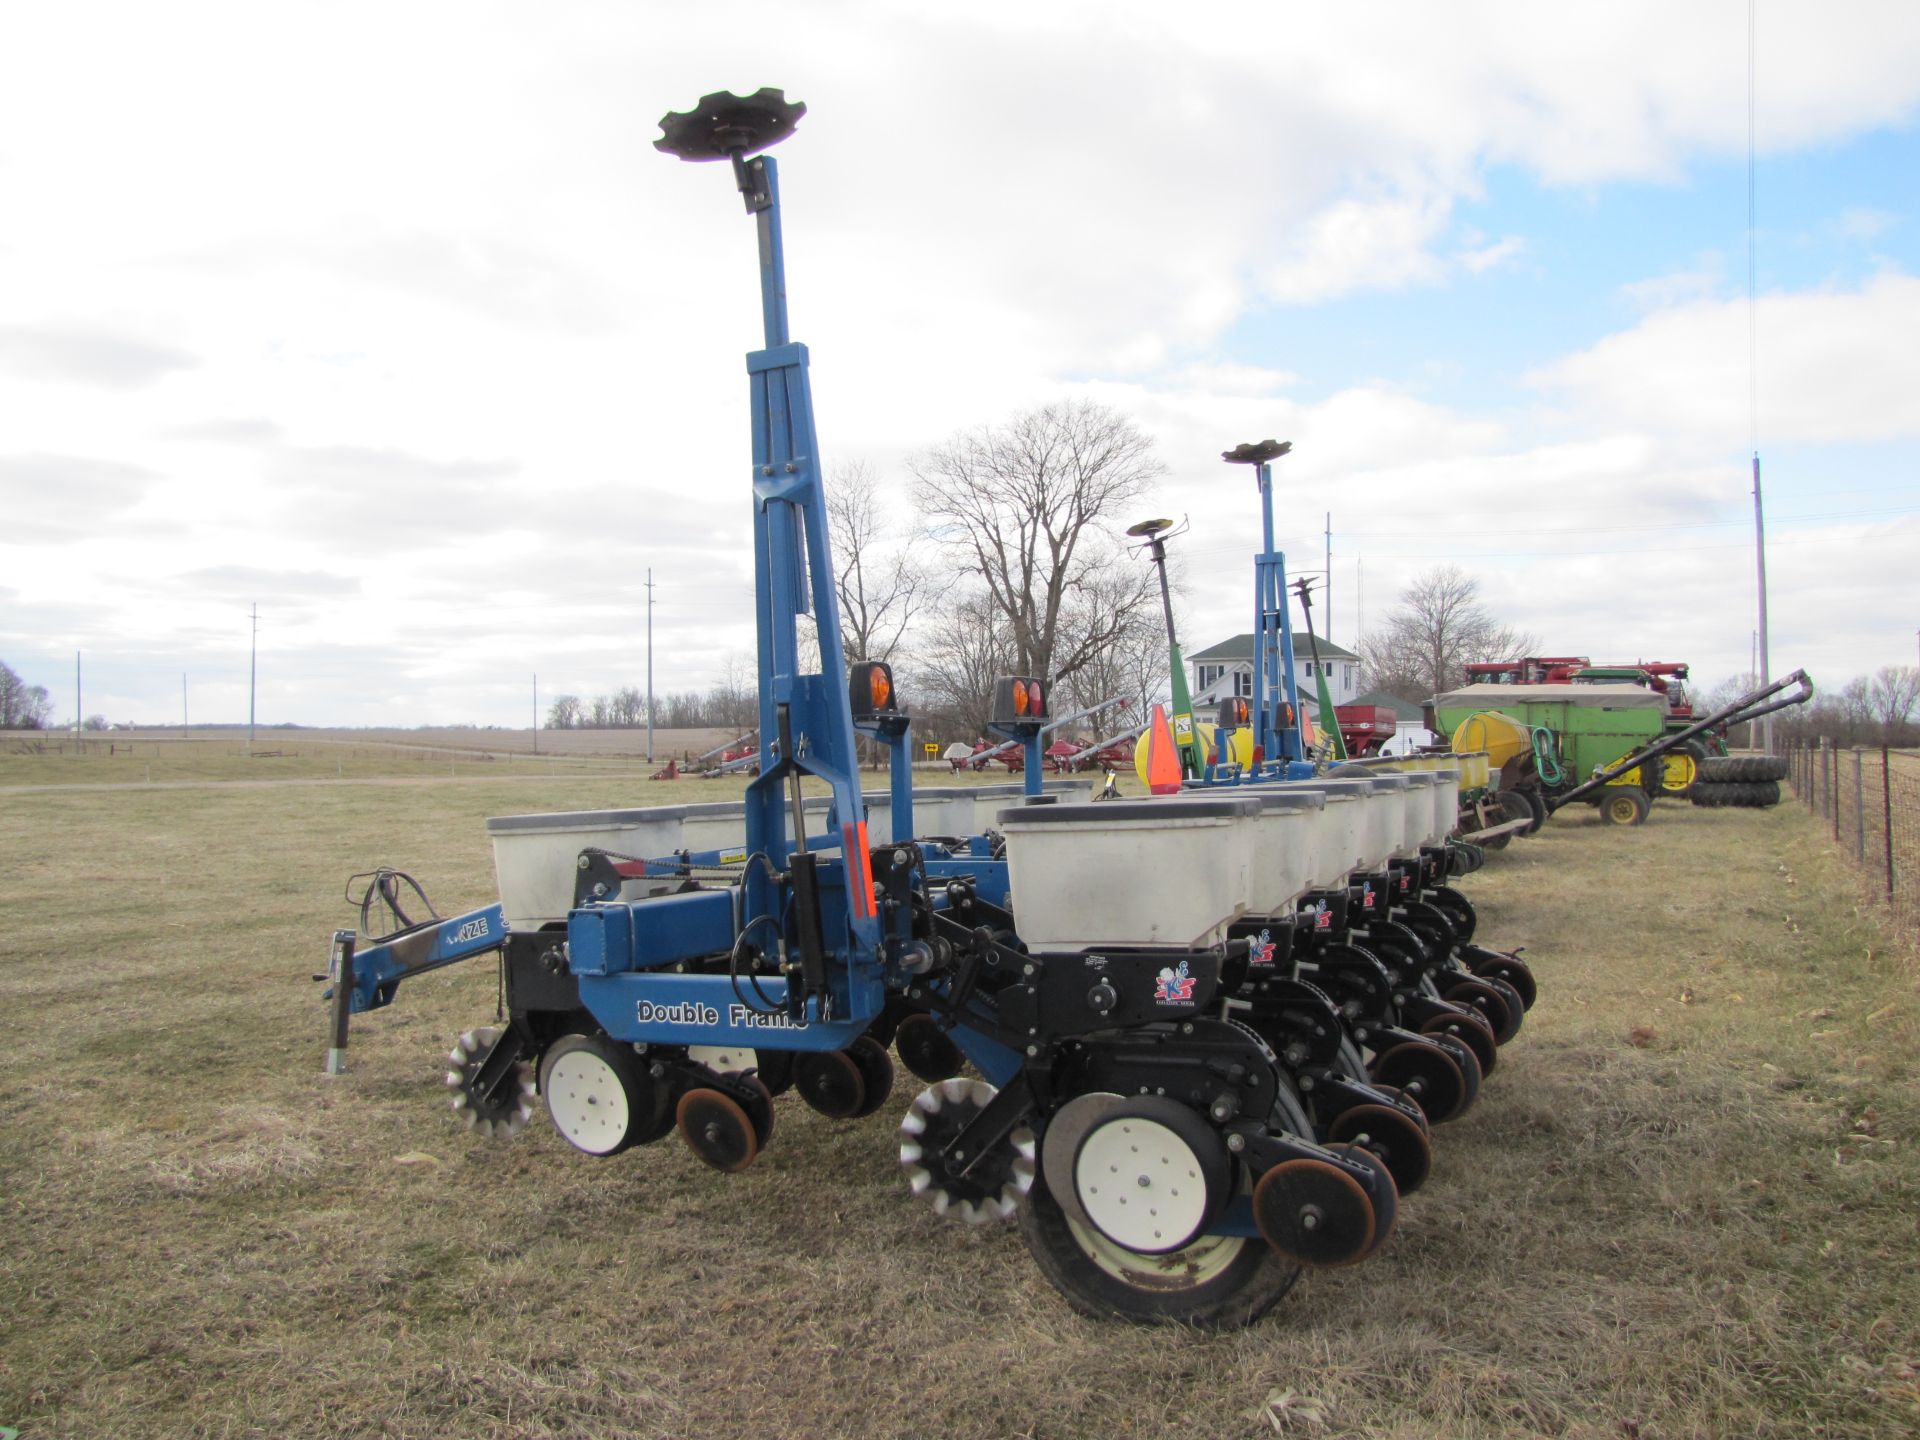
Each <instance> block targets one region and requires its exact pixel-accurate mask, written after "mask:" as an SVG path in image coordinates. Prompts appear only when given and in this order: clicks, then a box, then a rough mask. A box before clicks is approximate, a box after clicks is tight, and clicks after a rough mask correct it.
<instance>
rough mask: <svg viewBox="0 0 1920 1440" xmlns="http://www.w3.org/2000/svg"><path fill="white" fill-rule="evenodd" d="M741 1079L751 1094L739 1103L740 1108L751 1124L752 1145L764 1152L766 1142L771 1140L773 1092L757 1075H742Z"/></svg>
mask: <svg viewBox="0 0 1920 1440" xmlns="http://www.w3.org/2000/svg"><path fill="white" fill-rule="evenodd" d="M741 1079H742V1080H743V1081H744V1082H745V1084H746V1086H747V1088H748V1089H750V1090H751V1091H753V1094H752V1096H751V1097H750V1098H747V1099H743V1100H741V1101H740V1108H741V1109H742V1110H745V1111H746V1112H747V1119H749V1120H751V1121H752V1122H753V1139H754V1143H755V1144H756V1145H758V1146H759V1148H760V1149H762V1150H764V1149H766V1148H767V1142H768V1141H769V1140H771V1139H773V1092H772V1091H771V1090H769V1089H768V1088H767V1082H766V1081H764V1080H762V1079H761V1078H760V1077H759V1076H758V1075H744V1076H742V1077H741Z"/></svg>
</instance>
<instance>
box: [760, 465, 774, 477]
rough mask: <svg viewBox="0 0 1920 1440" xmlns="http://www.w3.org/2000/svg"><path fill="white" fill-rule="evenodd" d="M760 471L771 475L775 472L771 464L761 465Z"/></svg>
mask: <svg viewBox="0 0 1920 1440" xmlns="http://www.w3.org/2000/svg"><path fill="white" fill-rule="evenodd" d="M760 473H761V474H762V475H771V474H772V473H773V467H772V466H771V465H762V466H761V467H760Z"/></svg>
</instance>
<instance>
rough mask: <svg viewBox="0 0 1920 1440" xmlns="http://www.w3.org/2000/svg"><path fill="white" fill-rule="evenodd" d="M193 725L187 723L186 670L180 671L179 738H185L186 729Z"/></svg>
mask: <svg viewBox="0 0 1920 1440" xmlns="http://www.w3.org/2000/svg"><path fill="white" fill-rule="evenodd" d="M192 728H193V727H192V726H191V725H189V724H188V723H187V672H186V671H184V670H182V671H181V672H180V738H181V739H182V740H185V739H186V738H187V731H189V730H191V729H192Z"/></svg>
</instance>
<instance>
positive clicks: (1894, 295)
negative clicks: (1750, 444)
mask: <svg viewBox="0 0 1920 1440" xmlns="http://www.w3.org/2000/svg"><path fill="white" fill-rule="evenodd" d="M1916 327H1920V279H1916V278H1915V277H1913V276H1910V275H1902V274H1897V273H1888V274H1882V275H1879V276H1876V277H1875V278H1874V279H1872V280H1870V281H1869V282H1867V283H1866V284H1865V285H1864V286H1862V287H1861V288H1860V289H1858V290H1851V291H1820V292H1814V293H1811V294H1800V295H1768V296H1763V297H1762V298H1761V299H1760V301H1759V305H1758V309H1757V335H1758V355H1759V396H1760V408H1759V417H1760V437H1761V440H1762V442H1763V443H1780V442H1789V443H1795V442H1797V443H1819V442H1832V441H1860V440H1882V439H1892V438H1910V437H1913V436H1915V435H1920V406H1916V405H1915V404H1914V402H1913V397H1914V395H1915V394H1916V393H1920V349H1916V348H1915V346H1914V345H1913V343H1912V340H1911V337H1912V336H1913V334H1914V333H1915V331H1916ZM1748 356H1749V348H1748V310H1747V304H1746V302H1745V300H1725V301H1714V300H1701V301H1695V302H1693V303H1692V304H1688V305H1682V306H1678V307H1676V308H1673V309H1670V310H1664V311H1661V312H1659V313H1657V314H1654V315H1650V316H1648V317H1647V318H1646V319H1645V320H1643V321H1641V322H1640V323H1639V324H1638V325H1636V326H1635V327H1634V328H1633V329H1631V330H1627V331H1623V332H1621V333H1619V334H1616V335H1609V336H1608V337H1607V338H1606V339H1604V340H1602V341H1600V342H1599V343H1598V344H1596V345H1593V346H1591V347H1590V348H1588V349H1586V350H1583V351H1581V352H1580V353H1578V354H1576V355H1571V356H1568V357H1567V358H1566V359H1564V360H1561V361H1558V362H1556V363H1555V364H1552V365H1548V366H1544V367H1541V368H1540V369H1538V370H1536V371H1535V372H1533V374H1531V375H1530V376H1529V377H1528V380H1529V382H1530V383H1531V384H1533V385H1534V386H1536V387H1537V388H1539V389H1540V390H1542V391H1543V392H1545V393H1548V394H1550V395H1555V396H1558V397H1561V398H1563V399H1564V400H1565V401H1566V402H1567V403H1568V404H1569V405H1570V406H1572V407H1573V408H1574V409H1576V410H1578V411H1580V412H1583V413H1585V414H1588V415H1604V416H1608V417H1611V419H1612V420H1614V421H1615V422H1620V421H1626V422H1630V423H1637V424H1641V425H1645V426H1649V427H1652V428H1655V429H1658V430H1660V431H1664V432H1671V433H1677V434H1681V435H1685V436H1688V437H1691V438H1702V437H1717V438H1718V439H1719V440H1721V441H1722V442H1732V441H1735V440H1736V439H1737V438H1739V437H1744V436H1745V435H1746V433H1747V420H1748V412H1749V403H1748V394H1749V390H1748Z"/></svg>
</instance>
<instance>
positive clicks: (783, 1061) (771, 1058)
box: [753, 1050, 793, 1095]
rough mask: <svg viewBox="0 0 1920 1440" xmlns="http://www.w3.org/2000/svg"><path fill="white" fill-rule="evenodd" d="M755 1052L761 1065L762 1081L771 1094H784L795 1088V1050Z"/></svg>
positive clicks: (755, 1056)
mask: <svg viewBox="0 0 1920 1440" xmlns="http://www.w3.org/2000/svg"><path fill="white" fill-rule="evenodd" d="M753 1054H754V1059H755V1063H756V1064H758V1066H759V1067H760V1083H761V1084H762V1085H764V1086H766V1087H767V1093H768V1094H769V1095H784V1094H786V1093H787V1091H789V1090H791V1089H792V1088H793V1051H791V1050H756V1051H754V1052H753Z"/></svg>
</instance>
